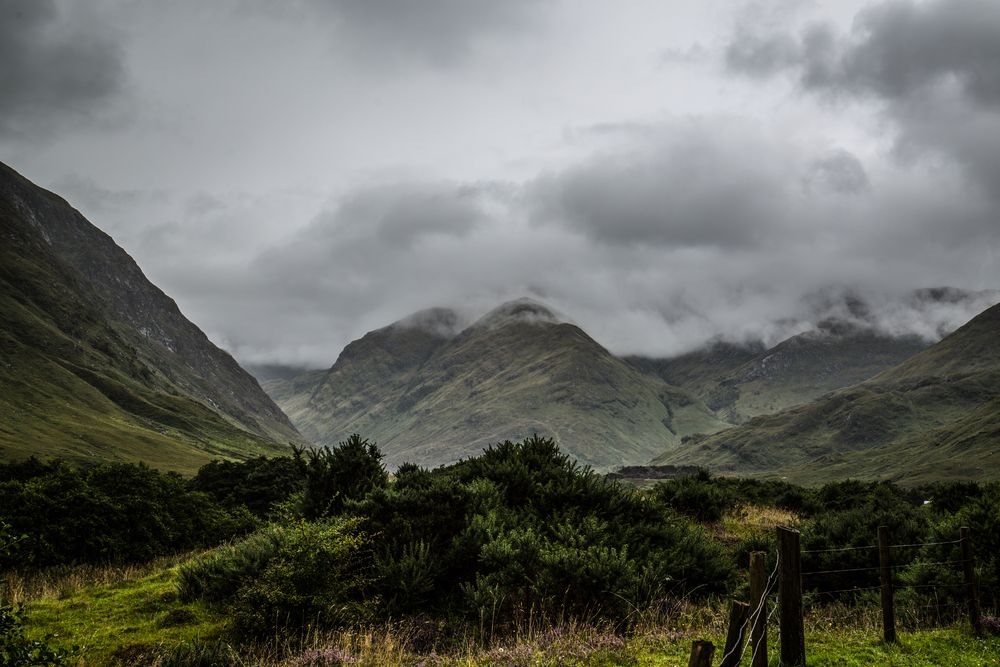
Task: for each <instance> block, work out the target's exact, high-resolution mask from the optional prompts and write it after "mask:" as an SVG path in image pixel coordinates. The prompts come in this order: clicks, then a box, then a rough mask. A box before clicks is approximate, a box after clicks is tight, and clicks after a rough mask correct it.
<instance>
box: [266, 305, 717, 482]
mask: <svg viewBox="0 0 1000 667" xmlns="http://www.w3.org/2000/svg"><path fill="white" fill-rule="evenodd" d="M501 308H503V307H501ZM489 317H490V316H487V319H488V318H489ZM264 386H265V388H266V389H267V390H268V391H269V392H270V393H271V396H272V397H273V398H274V399H275V400H276V401H277V402H278V404H279V405H281V407H282V408H283V409H284V410H285V411H286V412H287V414H288V415H289V416H290V417H291V419H292V421H293V423H295V424H296V426H297V427H298V428H299V429H300V430H301V431H302V433H303V434H304V435H306V436H307V437H310V438H312V439H313V440H315V441H316V442H320V443H324V444H332V443H334V442H336V441H338V440H341V439H343V438H344V437H346V436H347V435H349V434H350V433H352V432H358V433H361V434H363V435H365V436H366V437H369V438H371V439H373V440H376V441H377V442H378V443H379V445H380V446H381V448H382V450H383V452H385V453H386V460H387V462H388V464H389V465H390V466H393V465H398V464H399V463H402V462H404V461H411V462H415V463H418V464H421V465H425V466H433V465H438V464H441V463H447V462H452V461H455V460H457V459H458V458H460V457H464V456H470V455H474V454H477V453H479V451H481V449H482V448H483V447H485V446H486V445H488V444H491V443H494V442H497V441H499V440H504V439H507V438H510V439H520V438H523V437H526V436H529V435H531V434H532V433H533V432H537V433H539V434H545V435H550V436H552V437H554V438H556V439H557V441H558V442H559V443H560V446H561V447H562V448H563V449H564V450H565V451H567V452H569V453H570V454H572V455H573V456H575V457H576V458H578V459H579V460H581V461H583V462H584V463H588V464H591V465H594V466H595V467H599V468H606V467H610V466H615V465H621V464H624V463H636V462H642V461H645V460H648V458H649V456H651V455H652V454H653V453H655V452H657V451H662V449H663V447H666V446H678V445H679V443H680V438H681V437H682V436H684V435H687V434H691V433H698V432H712V431H714V430H717V429H719V428H721V427H723V426H724V424H723V423H722V422H720V421H719V420H717V419H716V418H715V417H714V415H712V414H711V413H710V411H708V410H707V409H706V408H705V407H704V405H702V404H701V403H700V402H698V401H697V400H694V399H692V398H691V396H690V395H689V394H687V393H686V392H684V391H683V390H678V389H675V388H672V387H669V386H667V385H666V384H664V383H663V382H662V381H659V380H655V379H653V378H650V377H648V376H646V375H643V374H642V373H640V372H639V371H637V370H636V369H634V368H632V367H631V366H629V365H628V364H626V363H624V362H623V361H621V360H620V359H618V358H616V357H614V356H613V355H611V354H610V353H609V352H608V351H607V350H605V349H604V348H603V347H601V346H600V345H599V344H597V343H596V342H595V341H594V340H593V339H591V338H590V337H589V336H587V335H586V334H585V333H584V332H583V331H581V330H580V329H579V328H577V327H575V326H573V325H570V324H558V323H553V322H550V321H537V322H533V321H513V322H503V323H500V324H499V325H497V323H495V322H494V323H493V324H490V325H489V326H487V325H485V324H482V323H481V324H479V325H474V326H472V327H469V328H467V329H466V330H464V331H463V332H462V333H461V334H459V335H458V336H456V337H454V338H447V337H443V336H438V335H434V334H431V333H428V332H426V331H422V330H419V329H413V328H410V329H403V328H399V327H395V326H392V327H387V328H385V329H381V330H379V331H375V332H372V333H369V334H368V335H366V336H365V337H363V338H362V339H360V340H358V341H355V342H354V343H351V345H349V346H348V347H347V348H345V350H344V352H343V353H342V354H341V356H340V358H339V359H338V360H337V363H336V364H335V365H334V366H333V368H332V369H330V371H328V372H311V373H308V374H306V375H304V376H300V377H299V378H296V379H295V380H291V381H288V380H275V381H270V382H266V383H265V385H264Z"/></svg>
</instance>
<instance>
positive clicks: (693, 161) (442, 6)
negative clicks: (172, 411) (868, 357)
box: [0, 0, 1000, 368]
mask: <svg viewBox="0 0 1000 667" xmlns="http://www.w3.org/2000/svg"><path fill="white" fill-rule="evenodd" d="M998 45H1000V10H998V5H997V3H995V2H994V1H993V0H881V1H879V0H876V1H875V2H869V1H867V0H850V1H847V2H814V3H790V2H787V0H760V1H757V2H752V3H746V4H741V3H732V2H729V1H728V0H708V1H707V2H702V3H680V2H658V1H654V0H628V2H626V3H615V4H608V3H603V2H597V1H596V0H593V1H589V0H585V1H580V2H577V1H570V0H551V1H549V2H544V3H531V2H521V1H517V2H504V3H496V2H488V1H487V0H482V1H479V0H469V1H467V2H452V1H450V0H429V1H427V2H422V3H419V7H418V6H416V5H414V4H413V3H410V2H407V1H404V0H378V1H372V2H355V1H353V0H336V1H332V2H320V1H318V0H297V1H296V2H291V3H283V4H282V5H281V7H275V6H273V3H265V2H257V1H255V0H227V1H225V2H221V3H211V4H206V3H198V2H193V1H192V0H185V1H180V2H171V3H131V2H125V1H123V0H99V1H98V2H93V3H86V4H85V5H84V4H81V3H74V2H71V1H70V0H0V82H2V83H3V90H4V95H3V97H2V99H0V157H2V159H3V161H4V162H6V163H8V164H10V165H11V166H13V167H14V168H15V169H17V170H18V171H20V172H21V173H23V174H25V176H27V177H28V178H30V179H31V180H33V181H35V182H37V183H39V184H40V185H42V186H45V187H48V188H51V189H53V190H55V191H58V192H59V193H60V194H62V195H64V196H65V197H66V198H67V199H68V200H69V201H70V202H71V203H72V204H73V205H74V206H76V207H77V208H79V209H80V211H81V212H82V213H84V214H85V215H86V216H87V217H88V219H90V220H91V221H92V222H93V223H94V224H95V225H97V226H98V227H100V228H102V229H103V230H104V231H106V232H108V233H109V234H111V235H112V236H113V237H114V238H115V240H116V241H117V242H118V243H119V244H121V245H122V247H124V248H125V249H126V250H127V251H128V252H129V254H131V255H132V256H133V257H134V258H135V259H136V261H137V262H138V264H139V265H141V266H142V267H143V270H144V271H145V272H146V274H147V275H148V276H149V277H150V279H151V280H152V281H153V282H155V283H156V284H157V285H159V286H161V287H162V288H163V289H164V290H165V291H166V292H168V293H170V294H171V295H173V296H174V297H175V298H176V300H177V302H178V305H179V306H180V308H181V310H182V311H183V312H184V314H185V315H186V316H188V317H189V318H190V319H191V320H192V321H194V322H195V323H197V324H198V326H199V327H200V328H201V329H203V330H204V331H205V332H206V333H207V334H208V335H209V336H210V337H211V338H212V340H213V341H214V342H216V343H217V344H219V345H221V346H223V347H225V348H226V349H227V350H229V351H231V352H232V353H233V354H234V356H236V358H237V359H238V360H239V361H241V362H243V363H253V364H291V365H296V366H302V367H314V368H319V367H327V366H329V364H330V363H331V362H332V361H333V360H334V359H336V357H337V355H338V353H339V352H340V350H341V349H342V348H343V347H344V345H345V344H346V343H348V342H349V341H351V340H355V339H357V338H359V337H360V336H362V335H363V334H364V333H365V332H367V331H371V330H374V329H377V328H379V327H382V326H384V325H385V324H386V323H388V322H394V321H397V320H399V319H400V318H402V317H405V316H406V315H407V314H409V313H413V312H416V311H420V310H423V309H427V308H433V307H445V308H452V309H454V310H455V312H456V313H457V315H456V316H455V317H456V318H457V319H456V320H455V321H454V322H450V321H437V322H432V323H431V325H433V326H439V327H444V329H446V330H450V329H451V328H453V327H458V328H461V326H462V325H463V324H464V323H468V322H471V321H473V320H474V319H475V318H476V317H478V316H480V315H482V314H483V313H485V312H486V311H487V310H489V309H490V308H492V307H493V306H495V304H497V303H500V302H502V301H506V300H509V299H512V298H518V297H521V296H523V295H531V296H534V297H536V298H538V299H540V300H542V301H544V302H545V303H546V304H549V305H551V306H552V307H554V308H555V309H557V310H559V311H560V312H564V313H569V314H571V315H572V317H573V318H574V322H575V323H576V324H579V325H580V326H581V327H582V328H583V329H584V330H586V331H587V332H588V333H589V334H590V335H592V336H593V337H594V338H595V340H597V341H598V342H599V343H600V344H601V345H604V346H606V347H607V348H608V349H610V350H611V351H612V352H615V353H617V354H642V355H647V356H660V357H662V356H669V355H676V354H680V353H683V352H686V351H690V350H693V349H696V348H698V347H700V346H702V345H704V344H705V343H706V342H708V341H711V340H718V339H722V340H726V341H732V342H743V341H762V342H764V343H765V344H766V345H772V344H774V343H777V342H778V341H780V340H783V339H785V338H787V337H789V336H791V335H794V334H797V333H800V332H803V331H807V330H809V329H812V328H815V327H816V326H818V325H820V324H821V323H822V322H823V321H824V320H830V319H836V320H844V321H848V322H850V323H853V324H856V325H859V326H863V327H869V328H873V329H875V330H877V331H880V332H884V333H888V334H892V335H903V334H917V335H919V336H921V337H923V338H925V339H927V340H928V341H931V340H937V339H939V338H940V337H941V335H942V334H943V333H946V332H948V331H951V330H954V329H955V328H957V327H958V326H959V325H961V324H963V323H964V322H966V321H968V320H969V319H970V318H971V317H972V316H974V315H975V314H977V313H978V312H980V311H982V310H983V309H985V308H986V307H988V306H990V305H992V304H993V303H996V302H997V301H1000V295H998V293H997V292H995V291H992V290H996V289H997V288H1000V257H998V248H1000V224H998V223H997V221H998V219H1000V216H998V212H1000V158H998V156H1000V68H998V67H996V66H995V64H996V62H997V57H998V48H1000V47H998ZM941 287H953V288H955V289H957V290H960V291H961V293H962V294H964V296H962V297H961V298H958V297H957V296H956V295H957V294H959V292H934V293H931V292H917V293H915V292H914V290H917V289H921V288H941ZM444 329H443V330H444Z"/></svg>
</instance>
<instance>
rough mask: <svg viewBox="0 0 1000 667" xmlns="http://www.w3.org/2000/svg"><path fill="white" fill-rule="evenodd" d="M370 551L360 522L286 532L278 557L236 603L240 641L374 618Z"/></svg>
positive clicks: (308, 525)
mask: <svg viewBox="0 0 1000 667" xmlns="http://www.w3.org/2000/svg"><path fill="white" fill-rule="evenodd" d="M366 549H367V541H366V538H365V537H364V535H362V534H361V533H360V532H359V531H358V530H357V522H356V521H351V520H346V521H345V520H335V521H321V522H316V523H301V524H299V525H297V526H295V527H292V528H289V529H288V530H286V531H284V533H283V534H282V537H281V541H280V545H279V548H278V550H277V553H276V554H275V555H274V557H273V558H271V559H270V560H269V561H268V562H267V565H266V566H265V567H264V569H263V570H262V571H261V572H260V573H259V574H258V575H257V576H255V577H254V578H253V579H251V580H248V581H247V582H246V584H245V585H244V586H243V587H242V588H241V589H240V590H239V592H238V593H237V595H236V596H235V598H234V601H233V605H232V618H233V627H234V630H235V632H236V634H237V636H245V637H265V636H271V635H272V634H273V633H274V632H275V630H276V629H286V628H295V629H299V630H302V631H303V632H308V631H309V630H311V629H313V628H333V627H340V626H344V625H349V624H352V623H357V622H359V621H363V620H366V619H368V618H370V617H371V615H372V602H373V601H371V600H369V599H367V596H366V593H365V589H366V586H367V584H368V583H369V581H370V578H371V556H370V554H369V553H368V552H367V550H366Z"/></svg>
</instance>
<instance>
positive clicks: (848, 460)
mask: <svg viewBox="0 0 1000 667" xmlns="http://www.w3.org/2000/svg"><path fill="white" fill-rule="evenodd" d="M689 444H690V447H688V448H687V449H685V450H677V449H674V450H672V451H669V452H666V453H664V454H662V455H660V456H659V457H657V458H656V459H655V460H654V463H657V464H672V465H692V464H693V465H705V466H710V467H711V468H713V469H716V470H726V471H734V472H739V473H741V474H745V473H767V474H770V475H781V476H787V477H790V478H795V479H797V480H800V481H824V480H828V479H835V478H844V477H849V476H850V477H857V478H890V479H894V480H898V481H901V482H921V481H930V480H936V479H997V478H1000V306H993V307H991V308H989V309H987V310H986V311H984V312H983V313H981V314H980V315H978V316H976V317H975V318H973V319H972V320H971V321H970V322H968V323H967V324H966V325H964V326H962V327H960V328H959V329H958V330H957V331H955V332H954V333H952V334H950V335H949V336H947V337H945V338H944V339H942V340H941V341H940V342H939V343H937V344H935V345H932V346H931V347H929V348H927V349H926V350H924V351H922V352H919V353H918V354H916V355H914V356H912V357H910V358H909V359H907V360H906V361H904V362H902V363H901V364H899V365H898V366H896V367H894V368H892V369H889V370H887V371H885V372H883V373H881V374H879V375H877V376H876V377H874V378H872V379H870V380H868V381H866V382H863V383H861V384H858V385H856V386H853V387H849V388H847V389H841V390H839V391H835V392H832V393H830V394H827V395H825V396H823V397H821V398H819V399H816V400H814V401H812V402H809V403H807V404H804V405H800V406H797V407H794V408H790V409H786V410H782V411H780V412H777V413H775V414H772V415H764V416H760V417H756V418H754V419H751V420H750V421H749V422H747V423H746V424H744V425H742V426H738V427H735V428H732V429H728V430H725V431H722V432H719V433H716V434H713V435H710V436H707V437H702V438H696V439H694V440H693V441H691V442H690V443H689Z"/></svg>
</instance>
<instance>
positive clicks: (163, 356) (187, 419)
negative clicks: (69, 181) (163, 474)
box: [0, 165, 301, 471]
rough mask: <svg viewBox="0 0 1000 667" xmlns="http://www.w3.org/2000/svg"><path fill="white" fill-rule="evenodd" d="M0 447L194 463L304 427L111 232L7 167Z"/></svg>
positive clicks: (0, 186) (253, 449)
mask: <svg viewBox="0 0 1000 667" xmlns="http://www.w3.org/2000/svg"><path fill="white" fill-rule="evenodd" d="M0 239H2V243H0V459H14V458H21V457H24V456H28V455H33V454H34V455H40V456H62V457H66V458H70V459H76V460H93V459H100V460H133V461H134V460H142V461H146V462H147V463H149V464H150V465H154V466H157V467H160V468H164V469H171V470H182V471H191V470H194V469H195V468H197V467H198V466H199V465H201V464H203V463H205V462H207V461H208V460H210V459H211V458H215V457H243V456H250V455H253V454H256V453H262V452H275V451H285V450H286V446H287V443H289V442H300V441H301V437H300V436H299V435H298V434H297V432H296V431H295V429H294V427H292V425H291V424H290V422H288V420H287V418H286V417H285V416H284V414H283V413H282V412H281V411H280V409H279V408H278V407H277V406H276V405H274V403H273V401H271V400H270V398H268V397H267V395H266V394H264V392H263V391H262V390H261V389H260V387H259V385H258V384H257V382H256V380H254V379H253V378H252V377H251V376H249V375H248V374H247V373H246V372H245V371H243V369H241V368H240V367H239V365H238V364H237V363H236V362H235V361H234V360H233V359H232V357H230V356H229V355H228V354H226V353H225V352H223V351H222V350H219V349H218V348H217V347H215V346H214V345H213V344H212V343H211V342H210V341H209V340H208V338H207V337H206V336H205V335H204V334H203V333H202V332H201V331H200V330H199V329H198V328H197V327H195V326H194V325H193V324H192V323H191V322H189V321H188V320H187V319H186V318H184V316H183V315H182V314H181V313H180V311H179V310H178V309H177V306H176V304H175V303H174V302H173V300H172V299H170V298H169V297H167V296H166V295H165V294H163V292H161V291H160V290H159V289H158V288H156V287H155V286H154V285H152V284H151V283H150V282H149V281H148V280H147V279H146V278H145V276H144V275H143V274H142V271H141V270H140V269H139V267H138V266H136V264H135V262H134V261H133V260H132V259H131V258H130V257H129V256H128V255H127V254H126V253H125V251H124V250H122V249H121V248H119V247H118V246H117V245H115V243H114V241H113V240H112V239H111V238H110V237H109V236H107V235H106V234H104V233H103V232H101V231H100V230H98V229H97V228H96V227H94V226H93V225H91V224H90V223H89V222H87V220H86V219H84V218H83V216H81V215H80V214H79V213H78V212H77V211H75V210H74V209H72V208H71V207H70V206H69V204H67V203H66V202H65V201H64V200H62V199H61V198H59V197H58V196H56V195H54V194H52V193H50V192H47V191H45V190H43V189H41V188H38V187H37V186H35V185H33V184H31V183H30V182H29V181H27V180H25V179H24V178H22V177H21V176H20V175H18V174H17V173H16V172H14V171H13V170H12V169H10V168H9V167H6V166H4V165H0Z"/></svg>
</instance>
